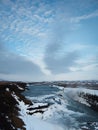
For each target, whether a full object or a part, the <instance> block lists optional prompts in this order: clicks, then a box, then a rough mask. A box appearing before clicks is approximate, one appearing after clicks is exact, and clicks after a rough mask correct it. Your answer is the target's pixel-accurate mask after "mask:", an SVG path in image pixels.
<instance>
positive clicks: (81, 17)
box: [70, 10, 98, 23]
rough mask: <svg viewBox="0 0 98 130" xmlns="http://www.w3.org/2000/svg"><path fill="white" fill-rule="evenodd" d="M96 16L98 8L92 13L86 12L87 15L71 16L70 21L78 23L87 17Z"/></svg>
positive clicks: (97, 15)
mask: <svg viewBox="0 0 98 130" xmlns="http://www.w3.org/2000/svg"><path fill="white" fill-rule="evenodd" d="M94 17H98V10H96V11H94V12H92V13H90V14H85V15H82V16H77V17H73V18H70V22H72V23H78V22H80V21H82V20H87V19H90V18H94Z"/></svg>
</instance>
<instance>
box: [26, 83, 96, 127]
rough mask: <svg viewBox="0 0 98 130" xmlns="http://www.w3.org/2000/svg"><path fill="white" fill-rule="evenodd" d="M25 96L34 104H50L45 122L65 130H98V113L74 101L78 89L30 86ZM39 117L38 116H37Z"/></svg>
mask: <svg viewBox="0 0 98 130" xmlns="http://www.w3.org/2000/svg"><path fill="white" fill-rule="evenodd" d="M28 87H29V90H26V91H25V92H24V95H25V96H26V97H28V98H29V99H31V100H32V102H34V103H43V104H44V103H49V104H50V106H49V108H48V109H47V110H46V111H45V113H43V118H42V119H43V120H46V121H48V122H52V123H55V124H59V125H60V126H62V127H63V128H65V130H98V123H97V122H98V112H96V111H94V110H92V109H91V108H90V107H89V106H88V105H85V104H83V103H81V102H79V101H76V100H75V99H74V97H75V94H77V91H76V92H75V94H74V96H73V90H74V91H75V89H76V88H64V89H63V88H62V89H61V87H53V86H49V85H30V86H28ZM96 91H98V90H96ZM35 116H37V115H35Z"/></svg>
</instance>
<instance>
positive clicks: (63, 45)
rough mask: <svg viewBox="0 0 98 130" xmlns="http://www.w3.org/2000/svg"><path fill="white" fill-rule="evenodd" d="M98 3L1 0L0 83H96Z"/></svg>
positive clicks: (50, 0)
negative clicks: (72, 81) (90, 81)
mask: <svg viewBox="0 0 98 130" xmlns="http://www.w3.org/2000/svg"><path fill="white" fill-rule="evenodd" d="M97 75H98V0H0V79H8V80H25V81H44V80H84V79H85V80H88V79H98V76H97Z"/></svg>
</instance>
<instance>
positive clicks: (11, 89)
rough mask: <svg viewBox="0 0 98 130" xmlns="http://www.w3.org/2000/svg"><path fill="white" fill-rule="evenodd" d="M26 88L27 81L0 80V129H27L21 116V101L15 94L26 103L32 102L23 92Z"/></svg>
mask: <svg viewBox="0 0 98 130" xmlns="http://www.w3.org/2000/svg"><path fill="white" fill-rule="evenodd" d="M25 89H26V84H25V83H21V82H0V130H17V129H21V130H25V127H24V126H25V124H24V122H23V121H22V120H21V119H20V118H19V111H20V109H19V108H18V105H19V103H18V102H17V100H16V99H15V98H14V96H13V95H16V96H17V97H18V99H19V100H20V101H23V102H24V103H25V104H29V105H30V104H32V103H31V101H29V100H27V99H26V98H25V97H24V96H23V95H22V94H21V93H22V92H23V91H24V90H25Z"/></svg>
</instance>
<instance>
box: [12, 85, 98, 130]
mask: <svg viewBox="0 0 98 130" xmlns="http://www.w3.org/2000/svg"><path fill="white" fill-rule="evenodd" d="M53 87H58V88H59V90H60V91H59V92H56V93H54V94H49V95H43V96H37V97H28V98H29V99H31V100H32V102H33V105H32V106H28V105H25V104H24V102H23V101H19V99H18V97H17V96H16V95H15V94H13V96H14V98H15V99H16V100H17V101H18V102H19V106H18V107H19V108H20V110H21V111H20V116H19V117H20V118H21V119H22V120H23V121H24V123H25V128H26V130H76V129H77V128H78V124H77V121H76V120H75V117H74V116H72V115H75V116H77V117H80V116H81V117H82V116H83V115H84V113H81V112H80V111H78V112H76V111H74V110H71V109H68V108H67V106H68V105H69V102H68V100H67V97H68V99H70V98H71V99H72V100H75V101H78V102H80V103H82V104H85V105H87V106H89V104H88V103H87V102H86V99H84V98H83V97H80V96H79V94H80V93H81V92H83V93H84V94H86V93H88V94H92V95H97V96H98V90H92V89H87V88H82V87H80V88H63V87H59V86H56V85H54V86H53ZM48 103H51V105H50V106H49V107H47V108H42V109H40V110H44V113H34V114H33V115H29V114H28V113H29V112H34V111H36V109H34V110H31V111H30V110H28V108H35V107H39V106H44V105H47V104H48ZM37 110H38V109H37ZM74 126H75V127H76V128H74ZM95 127H96V130H97V128H98V125H96V126H95ZM83 128H85V129H86V126H83ZM78 130H80V129H78Z"/></svg>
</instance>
